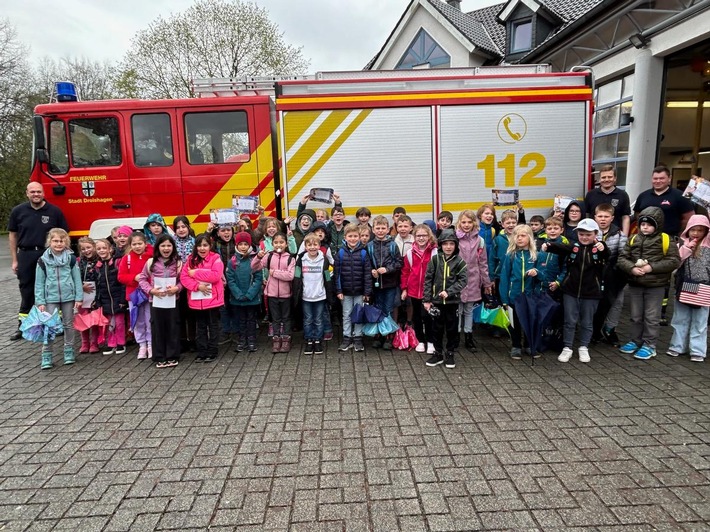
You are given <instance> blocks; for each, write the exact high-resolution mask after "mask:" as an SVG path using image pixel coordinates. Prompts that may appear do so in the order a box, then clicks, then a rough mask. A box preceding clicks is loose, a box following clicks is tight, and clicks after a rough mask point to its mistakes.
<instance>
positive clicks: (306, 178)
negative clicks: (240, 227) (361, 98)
mask: <svg viewBox="0 0 710 532" xmlns="http://www.w3.org/2000/svg"><path fill="white" fill-rule="evenodd" d="M371 112H372V111H371V110H369V109H365V110H363V111H360V112H359V113H357V115H356V116H355V117H354V118H353V120H352V122H350V124H348V126H347V127H346V128H345V129H344V130H343V131H342V132H341V133H340V135H338V137H337V138H336V139H335V141H334V142H333V143H332V144H331V145H330V146H329V147H328V148H327V149H326V150H325V151H324V152H323V155H321V156H320V157H319V158H318V160H317V161H316V162H315V163H314V164H313V166H311V168H310V169H309V170H308V171H307V172H306V173H305V174H304V175H303V177H301V178H300V179H299V180H298V183H296V184H295V185H294V186H293V187H292V188H291V187H289V190H288V195H289V198H295V197H297V196H298V194H299V192H300V191H301V190H303V188H304V187H305V186H306V185H307V184H308V183H309V182H310V180H311V179H312V178H313V177H314V176H315V175H316V174H317V173H318V171H319V170H320V169H321V168H323V165H324V164H325V163H327V162H328V160H329V159H330V158H331V157H332V156H333V154H334V153H335V152H336V151H338V148H340V147H341V146H342V145H343V143H345V141H346V140H347V139H348V138H349V137H350V135H352V134H353V132H354V131H355V130H356V129H357V128H358V127H359V126H360V124H362V123H363V121H364V120H365V119H366V118H367V117H368V116H369V115H370V113H371ZM333 114H335V115H342V118H343V120H344V119H345V118H346V117H347V116H348V115H350V114H351V113H333ZM325 140H327V139H326V138H323V139H320V144H319V146H322V145H323V143H324V142H325ZM308 144H310V139H309V141H308V142H306V143H305V144H304V148H305V147H306V145H308ZM312 147H315V146H312ZM304 148H302V149H304ZM316 149H317V148H316ZM316 149H314V150H313V151H312V152H310V153H315V152H316ZM304 159H305V157H304ZM290 164H291V163H290V162H289V175H291V176H293V175H294V174H295V173H296V172H293V171H292V167H291V166H290Z"/></svg>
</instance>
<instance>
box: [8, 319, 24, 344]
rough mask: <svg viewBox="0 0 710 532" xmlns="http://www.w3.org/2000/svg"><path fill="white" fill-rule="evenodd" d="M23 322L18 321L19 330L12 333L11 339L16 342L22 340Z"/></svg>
mask: <svg viewBox="0 0 710 532" xmlns="http://www.w3.org/2000/svg"><path fill="white" fill-rule="evenodd" d="M21 324H22V322H21V321H20V322H18V323H17V330H16V331H15V332H14V333H12V334H11V335H10V341H11V342H15V341H17V340H22V331H21V330H20V325H21Z"/></svg>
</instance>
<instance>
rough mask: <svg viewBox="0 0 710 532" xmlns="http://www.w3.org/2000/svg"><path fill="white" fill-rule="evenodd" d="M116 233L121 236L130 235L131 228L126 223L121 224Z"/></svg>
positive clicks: (131, 232)
mask: <svg viewBox="0 0 710 532" xmlns="http://www.w3.org/2000/svg"><path fill="white" fill-rule="evenodd" d="M116 233H117V234H119V235H123V236H131V235H132V234H133V229H132V228H131V227H130V226H128V225H122V226H121V227H119V228H118V230H117V231H116Z"/></svg>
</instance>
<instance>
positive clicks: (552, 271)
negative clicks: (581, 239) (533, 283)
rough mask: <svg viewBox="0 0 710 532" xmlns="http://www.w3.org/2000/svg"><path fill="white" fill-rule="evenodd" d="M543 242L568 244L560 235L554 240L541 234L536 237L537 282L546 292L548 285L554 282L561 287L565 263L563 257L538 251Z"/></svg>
mask: <svg viewBox="0 0 710 532" xmlns="http://www.w3.org/2000/svg"><path fill="white" fill-rule="evenodd" d="M543 242H553V243H556V244H569V241H568V240H567V238H566V237H564V236H562V235H560V236H559V237H557V238H556V239H554V240H551V239H548V238H547V235H546V234H545V233H541V234H540V236H539V237H538V246H537V249H538V252H537V266H538V270H539V272H540V273H539V275H538V282H539V283H542V285H543V288H544V290H545V291H546V292H549V291H550V289H549V287H548V285H549V284H550V283H551V282H553V281H555V282H557V284H558V286H561V285H562V281H563V280H564V278H565V275H566V274H567V262H566V261H565V259H564V257H562V256H560V255H555V254H554V253H550V252H548V251H540V246H541V245H542V243H543Z"/></svg>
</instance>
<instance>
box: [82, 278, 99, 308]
mask: <svg viewBox="0 0 710 532" xmlns="http://www.w3.org/2000/svg"><path fill="white" fill-rule="evenodd" d="M82 284H85V285H89V286H91V292H89V293H88V294H87V293H86V292H82V294H83V296H84V297H83V299H82V300H81V308H91V304H92V303H93V302H94V299H96V283H95V282H94V281H84V282H83V283H82Z"/></svg>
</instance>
